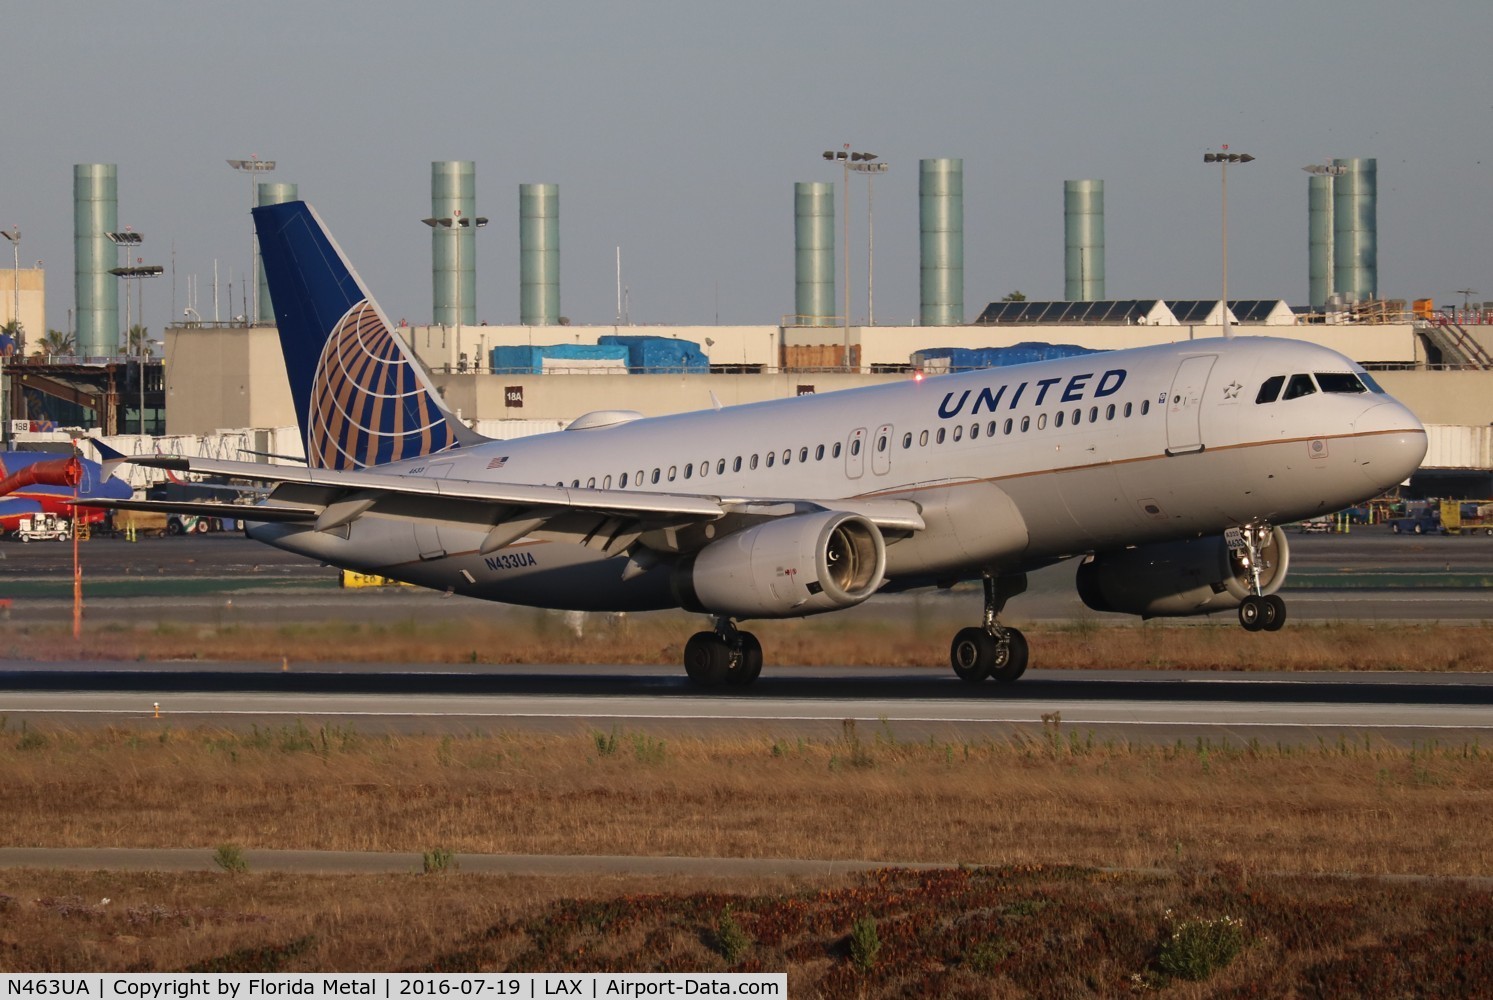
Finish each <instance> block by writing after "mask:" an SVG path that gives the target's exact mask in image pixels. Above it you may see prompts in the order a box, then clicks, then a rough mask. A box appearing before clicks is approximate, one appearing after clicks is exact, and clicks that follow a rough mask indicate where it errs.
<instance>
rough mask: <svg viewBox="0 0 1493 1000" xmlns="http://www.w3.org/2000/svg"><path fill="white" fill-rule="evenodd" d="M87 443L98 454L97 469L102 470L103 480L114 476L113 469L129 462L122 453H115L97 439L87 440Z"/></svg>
mask: <svg viewBox="0 0 1493 1000" xmlns="http://www.w3.org/2000/svg"><path fill="white" fill-rule="evenodd" d="M88 443H89V444H91V445H93V450H94V451H96V452H98V453H99V468H101V469H103V470H104V478H105V479H108V478H109V477H110V476H112V475H114V470H115V469H117V468H119V467H120V466H121V465H124V464H125V463H126V462H128V461H129V459H128V458H127V457H125V454H124V452H121V451H115V450H114V449H113V448H110V447H109V446H108V445H106V444H104V442H102V441H100V440H99V439H98V438H88Z"/></svg>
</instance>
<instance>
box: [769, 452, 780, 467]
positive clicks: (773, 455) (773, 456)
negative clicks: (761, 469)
mask: <svg viewBox="0 0 1493 1000" xmlns="http://www.w3.org/2000/svg"><path fill="white" fill-rule="evenodd" d="M777 460H778V453H777V452H775V451H770V452H768V453H767V467H768V468H769V469H770V468H772V465H773V463H774V462H776V461H777Z"/></svg>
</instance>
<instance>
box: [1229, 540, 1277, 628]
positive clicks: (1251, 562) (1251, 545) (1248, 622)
mask: <svg viewBox="0 0 1493 1000" xmlns="http://www.w3.org/2000/svg"><path fill="white" fill-rule="evenodd" d="M1272 531H1273V529H1272V528H1271V526H1270V525H1268V524H1246V525H1244V526H1243V527H1242V528H1236V529H1230V531H1229V532H1228V533H1227V535H1226V536H1225V537H1227V538H1228V540H1229V544H1230V545H1231V546H1233V547H1234V548H1235V549H1236V550H1238V551H1242V552H1243V560H1244V565H1245V568H1246V569H1247V571H1248V572H1249V596H1247V597H1245V598H1244V600H1243V601H1241V602H1240V603H1239V624H1240V625H1242V626H1243V627H1244V630H1245V631H1246V632H1259V631H1262V630H1263V631H1265V632H1278V631H1280V628H1281V626H1282V625H1284V624H1285V623H1286V602H1285V601H1283V600H1281V599H1280V598H1279V597H1277V596H1276V595H1275V594H1261V593H1260V589H1261V588H1260V568H1261V566H1262V565H1263V563H1262V562H1261V560H1262V559H1263V556H1262V554H1261V553H1263V551H1264V549H1265V545H1266V543H1267V542H1268V541H1269V539H1270V536H1271V534H1272Z"/></svg>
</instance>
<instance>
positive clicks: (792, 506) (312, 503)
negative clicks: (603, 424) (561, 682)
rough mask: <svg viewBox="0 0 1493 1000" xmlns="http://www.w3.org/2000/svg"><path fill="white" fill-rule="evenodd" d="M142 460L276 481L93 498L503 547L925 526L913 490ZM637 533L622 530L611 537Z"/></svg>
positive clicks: (174, 458)
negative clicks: (827, 527)
mask: <svg viewBox="0 0 1493 1000" xmlns="http://www.w3.org/2000/svg"><path fill="white" fill-rule="evenodd" d="M130 461H131V462H133V463H135V464H137V465H144V466H148V467H151V468H158V469H167V470H170V471H173V472H191V473H201V474H206V475H217V476H227V477H230V478H234V479H247V480H254V481H258V482H264V483H271V484H273V489H271V490H270V493H269V495H268V497H267V498H266V500H265V501H264V502H263V503H262V504H223V503H212V504H206V503H203V502H200V501H195V502H194V501H171V500H161V501H146V500H132V501H106V502H99V503H96V504H94V505H95V506H113V507H118V508H121V509H130V510H152V511H174V512H178V513H188V514H207V515H209V516H214V517H236V518H242V519H243V520H246V521H289V522H304V523H311V524H314V526H315V528H316V529H317V530H319V531H329V530H332V529H334V528H340V527H342V526H344V525H347V524H350V523H351V522H353V521H355V520H357V519H358V518H360V517H362V516H364V515H365V514H370V513H372V514H382V515H386V516H392V517H403V518H409V519H412V520H420V519H430V520H444V521H457V522H466V523H469V524H482V525H486V526H488V527H489V529H490V532H489V535H488V538H487V540H486V542H485V543H484V545H483V546H482V548H483V550H484V551H492V550H493V549H497V548H501V547H503V546H504V545H507V544H509V543H510V542H513V541H516V540H517V539H519V538H522V537H523V536H524V535H526V534H529V533H530V532H532V531H536V530H539V529H541V528H543V527H544V526H546V525H552V524H553V523H555V522H557V521H560V520H561V519H563V518H564V517H566V516H567V515H589V516H590V517H593V518H596V517H600V518H606V519H618V520H620V521H623V522H627V523H630V524H633V525H635V526H637V527H638V528H639V529H640V530H649V529H653V528H667V527H677V526H684V525H688V524H692V523H699V522H703V521H715V520H719V519H722V518H727V517H731V516H733V515H741V516H746V517H752V518H772V517H781V516H787V515H789V514H793V513H797V512H801V511H803V510H808V509H834V510H845V511H848V512H851V513H857V514H861V515H863V516H865V517H866V518H868V519H870V520H871V521H873V522H875V523H876V524H877V525H878V527H880V528H882V529H883V530H887V531H895V532H914V531H920V530H922V528H923V527H924V523H923V518H922V514H921V511H920V510H919V508H918V506H917V504H915V503H913V502H912V501H909V500H888V499H877V500H844V501H840V500H828V501H826V500H805V499H798V498H764V497H716V496H699V495H686V494H677V493H646V492H632V491H627V490H598V489H571V488H565V487H560V486H533V485H526V484H521V483H493V482H478V481H473V480H466V479H437V478H424V477H422V476H407V475H396V474H393V473H388V472H378V471H376V470H372V469H361V470H341V469H313V468H309V467H304V466H277V465H265V464H263V463H259V462H232V461H225V460H220V459H210V458H186V457H181V456H161V455H151V456H140V457H138V458H132V459H130ZM624 534H631V535H632V537H636V533H631V532H621V531H615V532H614V533H613V537H621V536H623V535H624Z"/></svg>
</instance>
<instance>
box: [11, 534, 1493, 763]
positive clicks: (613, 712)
mask: <svg viewBox="0 0 1493 1000" xmlns="http://www.w3.org/2000/svg"><path fill="white" fill-rule="evenodd" d="M1291 543H1292V577H1293V579H1298V580H1303V581H1306V584H1305V586H1303V587H1302V588H1301V589H1291V588H1288V589H1287V591H1286V592H1285V595H1284V596H1285V597H1286V599H1287V601H1288V602H1289V604H1290V607H1291V614H1292V617H1293V620H1298V621H1310V620H1375V621H1416V622H1421V621H1428V620H1438V621H1445V622H1458V621H1460V622H1469V623H1470V622H1480V621H1488V620H1493V596H1490V595H1493V590H1490V589H1489V587H1488V585H1487V584H1486V583H1481V585H1479V584H1480V581H1482V579H1483V577H1484V576H1487V577H1493V539H1489V538H1485V537H1481V536H1477V537H1470V538H1441V537H1410V536H1393V535H1391V534H1390V533H1389V532H1387V531H1385V530H1383V529H1367V530H1360V531H1357V532H1355V533H1353V534H1351V535H1346V536H1344V535H1292V536H1291ZM70 549H71V547H70V546H62V545H50V544H47V543H35V544H32V545H19V544H13V543H7V544H0V597H9V598H10V599H11V602H12V605H11V608H10V615H11V622H12V623H18V622H24V623H31V622H38V623H40V622H47V621H66V620H68V616H69V615H70V613H71V602H70V600H69V599H67V598H66V597H65V596H64V594H63V593H61V592H60V591H62V590H65V589H66V588H67V582H66V581H67V580H68V579H69V573H68V571H69V569H70V559H71V552H70ZM84 551H85V584H84V587H85V594H86V595H87V602H88V604H87V607H88V610H87V618H88V621H89V622H90V623H92V624H98V623H100V622H112V621H118V622H121V623H129V624H132V625H135V626H150V625H151V624H153V623H156V622H160V623H167V624H189V623H207V624H214V625H225V624H229V623H233V622H247V621H255V622H299V621H324V620H332V619H349V618H379V619H382V620H394V621H398V620H402V619H416V618H417V619H422V620H428V619H430V618H432V617H437V618H439V619H440V620H444V621H449V622H451V624H452V626H453V627H455V628H459V627H460V623H461V622H462V621H463V620H473V619H475V618H480V619H482V620H484V621H493V620H498V621H501V620H502V618H503V616H508V615H526V616H534V615H542V614H545V612H536V611H532V610H530V609H520V608H511V607H504V606H501V605H493V604H488V603H485V602H480V601H473V600H467V599H463V598H454V599H445V598H443V597H442V595H439V594H433V593H430V592H428V591H420V590H414V589H410V588H389V589H384V590H379V591H374V592H369V591H344V590H340V589H338V588H337V586H336V571H335V570H331V569H328V568H326V567H322V566H318V565H316V564H315V563H311V562H308V561H306V560H303V559H299V558H297V557H294V556H290V555H288V554H285V553H281V552H278V551H276V550H274V549H270V548H268V547H265V546H262V545H259V544H257V543H254V542H250V541H249V540H247V539H244V538H242V537H239V536H234V535H204V536H193V537H187V538H171V539H152V540H147V541H142V542H139V543H134V544H131V543H127V542H123V541H120V540H112V539H109V540H96V541H91V542H89V543H87V544H86V546H85V549H84ZM1072 572H1073V568H1072V566H1060V567H1053V568H1051V569H1048V570H1044V571H1042V572H1040V573H1036V574H1033V575H1032V582H1031V587H1030V589H1029V591H1028V593H1027V594H1024V595H1022V596H1021V597H1020V598H1017V599H1016V600H1015V601H1013V602H1012V605H1011V609H1010V610H1011V618H1012V620H1014V621H1045V620H1071V619H1079V618H1097V619H1101V620H1102V619H1107V618H1112V617H1115V616H1105V615H1096V614H1095V613H1093V612H1089V611H1088V610H1087V609H1086V608H1084V607H1083V606H1082V605H1081V604H1080V603H1079V602H1078V599H1077V597H1076V596H1075V595H1074V593H1073V589H1072ZM1386 573H1389V574H1393V575H1395V576H1396V578H1397V579H1399V580H1401V581H1404V580H1406V579H1410V580H1412V581H1413V582H1415V583H1417V584H1418V585H1410V586H1403V587H1398V588H1393V589H1386V588H1383V587H1379V586H1374V583H1375V582H1376V581H1377V580H1379V579H1380V577H1381V576H1382V575H1383V574H1386ZM1339 576H1341V577H1343V578H1344V579H1345V580H1346V581H1347V583H1346V584H1345V585H1344V587H1342V588H1335V587H1330V586H1329V587H1324V586H1322V584H1323V583H1324V582H1325V583H1328V584H1331V583H1333V582H1334V581H1335V579H1336V577H1339ZM1443 577H1445V578H1446V579H1449V580H1452V581H1453V582H1454V583H1455V584H1456V586H1454V587H1450V588H1438V587H1437V586H1436V583H1437V582H1438V581H1439V580H1441V579H1442V578H1443ZM1416 578H1423V579H1421V580H1419V581H1416ZM978 613H979V597H978V593H977V588H968V589H964V590H959V591H955V592H952V593H936V592H935V593H925V594H918V595H891V596H886V597H879V598H876V599H875V600H873V601H871V602H868V604H867V605H865V606H863V607H861V608H857V609H852V610H851V611H848V612H843V613H842V617H845V618H846V619H848V620H853V619H854V618H855V617H856V616H860V615H874V616H876V617H877V618H878V619H885V618H886V617H887V616H901V617H905V618H908V619H909V620H911V619H914V618H916V619H919V620H920V623H921V624H926V623H927V622H928V621H936V622H938V623H943V622H945V621H946V622H947V623H948V625H949V630H950V634H952V631H953V629H955V628H957V627H959V625H962V624H967V623H969V622H971V621H974V620H975V619H976V618H977V617H978ZM1226 617H1228V618H1230V619H1231V618H1232V615H1229V616H1226ZM1121 620H1127V621H1128V620H1129V619H1121ZM278 667H279V665H278V664H262V663H252V664H251V663H246V664H234V663H223V664H214V665H211V666H203V665H201V664H190V665H175V664H155V665H152V666H151V667H150V669H148V670H141V669H140V667H139V665H138V664H134V663H122V664H104V665H100V664H98V663H91V662H90V663H75V664H35V663H27V662H3V661H0V715H4V716H6V717H7V718H8V720H9V724H10V725H12V726H14V725H16V724H18V723H19V722H21V721H23V720H29V721H31V722H34V723H41V722H43V721H46V722H50V723H58V724H65V725H69V726H80V727H86V726H90V725H135V724H140V725H177V726H184V725H215V726H229V727H240V726H242V727H248V726H250V725H261V726H264V725H290V724H294V722H295V721H296V720H298V719H299V720H302V721H304V722H306V724H308V725H314V724H319V723H320V722H323V721H330V722H338V723H351V724H353V725H355V726H357V728H359V729H360V730H363V731H369V732H380V731H383V732H388V731H394V732H416V731H418V732H465V731H471V730H474V729H477V730H484V731H491V730H499V729H503V730H513V729H524V730H535V731H542V732H576V731H586V730H589V729H594V728H603V729H610V728H611V727H612V726H619V727H624V728H634V729H637V728H646V729H647V730H649V731H652V732H658V733H661V734H676V735H706V734H712V735H718V734H722V733H730V734H740V735H749V736H758V735H762V736H782V735H805V736H821V737H827V738H832V737H835V736H838V735H840V733H841V731H842V722H843V720H844V719H847V718H854V719H856V720H858V724H859V725H860V726H861V731H862V732H863V733H865V732H868V731H870V732H874V731H876V729H877V727H881V726H883V725H884V726H886V727H887V728H888V729H890V731H891V732H892V734H893V735H894V736H895V737H896V738H897V739H917V740H922V739H927V738H928V737H930V736H932V737H935V738H958V739H978V738H984V737H1002V736H1006V735H1009V734H1011V733H1014V732H1023V733H1038V734H1040V733H1042V732H1043V728H1044V722H1043V716H1044V715H1047V716H1048V717H1049V719H1051V717H1052V714H1053V713H1058V714H1059V716H1060V719H1061V721H1060V723H1059V725H1060V726H1061V727H1062V730H1063V731H1064V732H1079V733H1084V734H1086V733H1093V734H1094V735H1095V737H1096V738H1117V739H1120V738H1123V739H1127V740H1132V741H1163V742H1170V741H1173V740H1176V739H1188V740H1191V739H1195V738H1199V737H1202V738H1207V739H1212V740H1229V741H1232V742H1235V743H1247V742H1248V741H1249V740H1251V739H1258V740H1261V741H1262V742H1269V741H1276V740H1279V741H1284V742H1301V741H1315V740H1317V739H1319V738H1320V739H1329V740H1336V739H1337V738H1339V736H1354V735H1357V734H1360V733H1366V732H1367V733H1373V734H1377V735H1378V736H1380V737H1382V738H1384V739H1388V740H1392V741H1394V742H1397V743H1407V744H1408V743H1412V742H1416V741H1425V740H1432V739H1440V740H1443V741H1461V740H1470V739H1473V738H1480V739H1484V740H1486V739H1487V738H1488V737H1489V735H1490V734H1489V732H1488V730H1489V729H1490V728H1493V675H1473V674H1468V675H1423V674H1383V675H1373V674H1352V675H1338V674H1326V675H1311V674H1265V673H1248V674H1199V673H1189V674H1179V673H1175V672H1159V673H1147V672H1116V671H1103V670H1096V671H1051V670H1033V671H1030V672H1029V673H1028V674H1027V676H1026V677H1025V678H1023V680H1022V681H1021V682H1019V683H1018V684H1016V685H1013V686H1009V687H1007V686H1000V685H995V684H986V685H982V686H979V687H975V688H971V687H969V686H966V685H964V684H962V683H960V682H958V681H957V680H956V679H954V678H953V677H952V676H951V675H950V674H949V673H948V672H947V671H946V670H942V669H938V670H933V669H930V670H889V669H881V668H857V667H846V668H839V669H834V668H826V669H807V668H790V667H769V668H768V670H767V671H766V672H765V673H764V675H763V677H762V679H761V681H759V682H758V684H756V685H754V686H753V688H752V689H751V690H749V691H744V692H742V691H729V692H722V693H702V692H700V691H698V690H696V689H694V688H693V687H691V686H690V685H689V684H688V683H687V682H686V681H685V679H684V678H683V676H682V675H681V672H680V671H679V670H678V668H674V667H659V668H646V667H616V666H594V667H586V666H524V667H520V668H503V667H484V668H482V670H481V672H478V671H476V670H473V671H470V672H463V671H461V670H458V669H450V668H442V670H440V671H432V670H429V669H428V668H426V667H423V666H419V665H401V664H383V665H373V666H369V665H364V664H344V665H337V664H329V665H328V664H319V665H316V666H315V667H314V668H310V669H305V670H303V669H301V667H300V666H297V667H295V668H294V669H292V670H291V671H289V672H282V671H280V670H279V669H278ZM38 668H41V669H38ZM156 704H159V705H160V707H161V717H160V720H159V721H157V720H156V719H155V716H154V712H155V710H154V708H153V706H154V705H156ZM1049 725H1050V723H1049Z"/></svg>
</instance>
